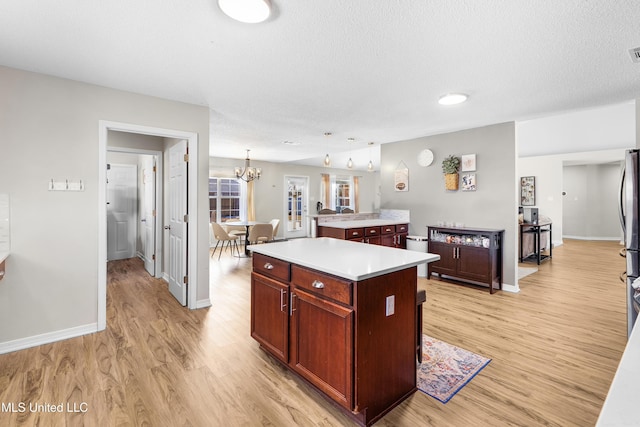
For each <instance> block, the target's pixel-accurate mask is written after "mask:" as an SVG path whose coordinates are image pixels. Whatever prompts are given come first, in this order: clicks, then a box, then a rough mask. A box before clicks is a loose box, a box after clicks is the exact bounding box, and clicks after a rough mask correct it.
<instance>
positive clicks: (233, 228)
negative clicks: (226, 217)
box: [223, 224, 247, 243]
mask: <svg viewBox="0 0 640 427" xmlns="http://www.w3.org/2000/svg"><path fill="white" fill-rule="evenodd" d="M223 227H224V229H225V230H226V232H227V234H229V236H237V237H239V238H240V242H241V243H242V239H244V237H245V236H246V235H247V229H246V228H245V226H244V225H226V224H225V225H223Z"/></svg>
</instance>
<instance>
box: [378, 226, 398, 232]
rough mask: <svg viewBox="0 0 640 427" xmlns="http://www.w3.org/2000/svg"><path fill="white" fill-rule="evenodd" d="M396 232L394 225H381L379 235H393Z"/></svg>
mask: <svg viewBox="0 0 640 427" xmlns="http://www.w3.org/2000/svg"><path fill="white" fill-rule="evenodd" d="M395 232H396V227H395V225H383V226H382V227H380V233H382V234H393V233H395Z"/></svg>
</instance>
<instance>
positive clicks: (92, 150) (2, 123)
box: [0, 67, 209, 347]
mask: <svg viewBox="0 0 640 427" xmlns="http://www.w3.org/2000/svg"><path fill="white" fill-rule="evenodd" d="M0 93H1V94H2V96H1V97H0V153H1V154H0V193H8V194H9V195H10V197H11V219H12V222H11V243H12V247H11V256H10V257H9V259H8V260H7V274H6V276H5V278H4V280H2V281H1V282H0V347H1V346H2V344H3V343H7V342H10V341H12V340H22V341H21V342H23V343H25V342H28V341H29V339H33V340H34V342H37V341H38V340H42V339H45V340H47V339H56V337H60V336H68V335H73V334H74V331H76V332H78V333H82V332H85V331H87V329H90V328H92V327H95V326H96V322H97V320H98V319H97V301H98V294H97V284H98V274H97V271H98V186H99V183H98V122H99V121H100V120H109V121H115V122H123V123H132V124H137V125H143V126H153V127H160V128H166V129H179V130H183V131H191V132H196V133H198V134H199V153H200V156H199V158H198V159H197V161H198V165H199V171H200V172H199V174H198V176H197V177H196V179H197V180H198V182H199V186H200V192H199V194H198V202H199V203H198V206H199V212H200V219H201V221H200V222H199V223H198V231H199V235H201V236H208V230H207V226H208V215H207V197H208V194H207V187H208V186H207V179H208V170H207V169H208V157H209V114H208V109H207V108H205V107H200V106H195V105H188V104H184V103H179V102H173V101H168V100H162V99H159V98H152V97H148V96H143V95H137V94H133V93H128V92H123V91H118V90H113V89H108V88H104V87H99V86H94V85H89V84H84V83H79V82H74V81H71V80H65V79H59V78H55V77H51V76H45V75H41V74H36V73H30V72H25V71H20V70H15V69H11V68H6V67H0ZM52 178H53V179H56V180H62V179H82V180H83V181H84V183H85V191H83V192H50V191H48V186H47V184H48V182H49V181H50V180H51V179H52ZM208 246H209V244H208V239H200V240H199V241H198V254H197V256H198V259H199V271H198V275H199V278H200V280H199V282H198V287H199V293H200V291H203V292H206V298H208V290H209V289H208V281H209V274H208V270H209V264H208V259H209V257H208ZM198 297H199V299H205V297H202V298H201V297H200V295H199V296H198ZM40 334H44V335H42V336H40V337H36V336H38V335H40Z"/></svg>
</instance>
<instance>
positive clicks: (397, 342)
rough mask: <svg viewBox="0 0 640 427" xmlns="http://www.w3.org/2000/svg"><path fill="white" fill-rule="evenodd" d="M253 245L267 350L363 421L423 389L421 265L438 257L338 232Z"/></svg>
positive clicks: (260, 336) (258, 323)
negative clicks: (419, 366)
mask: <svg viewBox="0 0 640 427" xmlns="http://www.w3.org/2000/svg"><path fill="white" fill-rule="evenodd" d="M249 249H250V250H251V251H253V253H254V254H253V272H252V274H251V336H252V337H253V338H254V339H256V341H258V342H259V343H260V346H261V348H262V349H264V350H265V351H267V352H268V353H269V354H271V355H272V356H273V357H275V358H276V359H277V360H279V361H280V362H282V363H283V364H284V365H285V366H286V367H287V368H288V369H289V370H291V371H292V372H294V373H296V374H298V375H299V376H300V377H301V378H302V379H304V380H305V381H307V382H308V383H309V384H311V385H312V386H314V387H315V388H316V389H317V390H319V391H320V392H321V393H322V394H323V395H324V396H325V397H327V398H328V399H330V401H332V402H333V403H335V404H336V406H337V407H338V408H340V409H342V410H343V411H345V413H347V414H348V415H349V416H351V418H353V419H354V420H355V421H356V422H357V423H358V424H360V425H371V424H373V423H374V422H376V421H377V420H379V419H380V418H381V417H382V416H384V414H386V413H387V412H388V411H390V410H391V409H392V408H394V407H395V406H396V405H398V404H399V403H400V402H402V401H403V400H404V399H405V398H407V397H409V396H410V395H411V394H412V393H413V392H415V391H416V348H417V347H416V345H417V333H418V330H419V329H418V325H417V310H416V308H417V303H416V292H417V267H416V266H417V265H420V264H423V263H428V262H433V261H437V260H438V259H439V256H438V255H433V254H429V253H421V252H414V251H407V250H402V249H396V248H389V247H382V246H377V245H363V244H361V243H357V242H351V241H345V240H338V239H333V238H317V239H295V240H290V241H287V242H276V243H268V244H261V245H252V246H250V247H249Z"/></svg>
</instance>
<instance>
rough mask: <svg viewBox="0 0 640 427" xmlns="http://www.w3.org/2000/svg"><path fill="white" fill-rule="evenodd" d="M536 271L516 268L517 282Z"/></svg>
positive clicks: (531, 268)
mask: <svg viewBox="0 0 640 427" xmlns="http://www.w3.org/2000/svg"><path fill="white" fill-rule="evenodd" d="M536 271H538V269H537V268H536V267H518V280H519V279H522V278H524V277H527V276H529V275H530V274H533V273H535V272H536Z"/></svg>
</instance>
